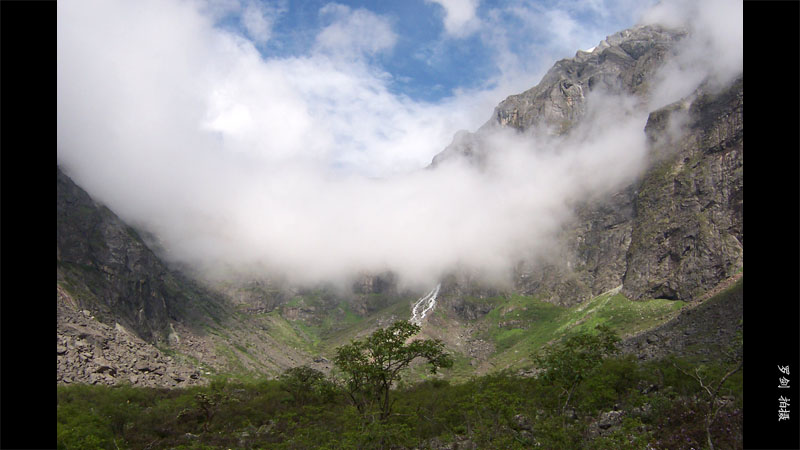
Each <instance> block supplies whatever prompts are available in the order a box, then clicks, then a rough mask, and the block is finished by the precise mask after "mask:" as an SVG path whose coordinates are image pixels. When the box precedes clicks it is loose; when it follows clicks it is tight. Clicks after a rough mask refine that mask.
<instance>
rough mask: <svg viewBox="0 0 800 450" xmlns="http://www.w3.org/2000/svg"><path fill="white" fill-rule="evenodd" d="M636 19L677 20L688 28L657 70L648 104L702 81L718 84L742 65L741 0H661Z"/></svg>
mask: <svg viewBox="0 0 800 450" xmlns="http://www.w3.org/2000/svg"><path fill="white" fill-rule="evenodd" d="M642 23H658V24H662V25H665V26H668V27H677V26H683V27H684V28H685V29H687V30H688V31H689V36H688V37H687V38H686V39H685V40H684V42H683V43H682V44H681V45H680V46H679V47H678V48H677V56H676V57H675V58H673V59H672V60H671V61H669V62H668V64H667V66H666V67H665V68H664V70H662V71H661V74H660V78H659V80H658V86H657V88H656V89H654V93H653V96H652V97H653V98H652V100H651V103H652V104H653V107H659V106H663V105H665V104H668V103H671V102H674V101H677V100H679V99H680V98H682V97H685V96H687V95H689V94H690V93H691V92H692V91H694V89H695V87H696V86H697V85H698V84H699V83H700V82H703V81H707V82H708V83H710V86H711V87H718V86H723V85H725V84H727V83H728V82H730V81H731V80H732V79H733V78H734V77H736V76H738V75H739V74H741V73H742V71H743V67H744V66H743V56H744V13H743V2H742V0H706V1H703V2H693V1H688V0H671V1H668V2H667V1H665V2H661V3H659V4H658V5H656V6H655V7H654V8H652V9H651V10H649V11H647V13H645V14H644V15H643V18H642Z"/></svg>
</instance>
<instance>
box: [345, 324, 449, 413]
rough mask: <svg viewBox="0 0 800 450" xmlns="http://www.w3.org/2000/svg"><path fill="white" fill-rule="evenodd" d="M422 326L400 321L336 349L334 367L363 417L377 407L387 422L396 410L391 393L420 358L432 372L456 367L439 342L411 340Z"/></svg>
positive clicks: (436, 340) (433, 340) (442, 344)
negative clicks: (342, 374) (406, 370)
mask: <svg viewBox="0 0 800 450" xmlns="http://www.w3.org/2000/svg"><path fill="white" fill-rule="evenodd" d="M419 329H420V327H419V326H418V325H415V324H413V323H410V322H407V321H397V322H395V323H394V324H392V325H391V326H389V327H388V328H385V329H379V330H377V331H375V332H374V333H372V335H370V336H369V337H367V338H366V339H364V340H360V341H352V342H351V343H350V344H348V345H345V346H342V347H339V348H337V349H336V357H335V358H334V360H333V361H334V364H336V366H337V367H338V368H339V369H340V370H341V371H342V372H343V373H344V375H345V380H344V389H345V392H346V393H347V395H348V396H349V398H350V400H352V402H353V404H354V405H355V406H356V408H358V411H359V412H360V413H361V414H362V415H366V414H367V413H368V412H369V410H370V409H371V408H373V407H375V406H377V409H378V410H379V412H380V420H381V421H385V420H386V419H387V418H388V417H389V416H390V415H391V410H392V402H390V399H389V392H390V390H391V388H392V385H393V384H395V383H397V382H398V381H400V379H401V372H402V370H403V369H405V368H407V367H408V365H409V364H411V362H412V361H414V360H415V359H417V358H424V359H425V360H426V361H427V363H428V364H429V365H430V371H431V373H434V374H435V373H436V372H437V369H439V368H442V367H444V368H447V367H452V366H453V359H452V358H451V357H450V355H448V354H447V353H445V351H444V343H442V341H440V340H438V339H417V340H410V338H411V337H412V336H413V335H415V334H417V333H418V332H419Z"/></svg>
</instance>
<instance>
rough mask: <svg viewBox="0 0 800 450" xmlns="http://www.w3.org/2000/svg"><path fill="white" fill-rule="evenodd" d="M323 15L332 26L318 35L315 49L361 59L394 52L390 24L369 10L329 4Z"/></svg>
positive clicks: (393, 39) (322, 10) (394, 35)
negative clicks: (392, 50)
mask: <svg viewBox="0 0 800 450" xmlns="http://www.w3.org/2000/svg"><path fill="white" fill-rule="evenodd" d="M320 15H321V16H322V17H324V18H326V19H328V20H330V21H331V23H330V24H329V25H328V26H327V27H325V28H324V29H323V30H322V31H321V32H320V33H319V35H318V36H317V42H316V50H317V51H319V52H323V53H329V54H333V55H334V56H335V57H337V58H338V57H347V58H351V59H352V58H359V57H361V56H371V55H375V54H377V53H380V52H385V51H388V50H391V49H392V47H394V44H395V42H396V41H397V35H396V34H395V33H394V31H393V30H392V26H391V24H390V23H389V21H388V20H387V19H386V18H384V17H381V16H379V15H377V14H374V13H372V12H370V11H368V10H366V9H361V8H360V9H356V10H352V9H351V8H350V7H348V6H345V5H341V4H338V3H329V4H327V5H325V6H324V7H323V8H322V9H321V10H320Z"/></svg>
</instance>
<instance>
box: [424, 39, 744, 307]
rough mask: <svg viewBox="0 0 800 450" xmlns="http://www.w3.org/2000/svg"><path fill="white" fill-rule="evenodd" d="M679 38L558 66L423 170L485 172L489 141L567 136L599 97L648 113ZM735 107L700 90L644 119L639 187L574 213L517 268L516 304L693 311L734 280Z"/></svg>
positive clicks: (584, 204) (617, 46)
mask: <svg viewBox="0 0 800 450" xmlns="http://www.w3.org/2000/svg"><path fill="white" fill-rule="evenodd" d="M686 35H687V33H686V32H685V31H681V30H668V29H664V28H662V27H659V26H639V27H636V28H633V29H631V30H626V31H622V32H620V33H617V34H615V35H613V36H609V37H608V38H607V39H606V40H604V41H603V42H601V43H600V44H599V45H598V46H596V47H595V48H594V49H592V51H591V52H583V51H579V52H578V53H577V54H576V56H575V57H574V58H572V59H565V60H561V61H559V62H557V63H556V64H555V65H554V66H553V68H552V69H550V71H548V72H547V74H546V75H545V76H544V78H543V79H542V81H541V82H540V83H539V84H538V85H537V86H536V87H534V88H532V89H530V90H528V91H526V92H524V93H522V94H519V95H513V96H510V97H509V98H507V99H506V100H504V101H503V102H501V103H500V105H499V106H498V107H497V108H496V109H495V112H494V114H493V116H492V118H491V119H490V120H489V121H488V122H487V123H486V124H485V125H483V126H482V127H481V128H480V129H479V130H478V131H476V132H475V133H467V132H460V133H459V134H457V135H456V137H455V139H454V140H453V142H452V143H451V144H450V145H449V146H448V147H447V148H446V149H445V150H444V151H442V152H441V153H440V154H438V155H436V157H434V159H433V162H432V167H434V168H435V167H438V166H440V165H442V164H447V163H448V162H449V161H452V160H457V159H461V160H467V161H469V162H470V163H471V164H474V165H478V166H480V165H481V164H484V162H485V160H486V158H487V157H488V156H489V154H490V152H491V151H492V148H493V146H492V145H491V143H490V141H491V136H492V134H493V133H494V132H495V131H496V130H497V129H503V128H505V129H512V130H515V131H516V132H518V133H519V134H522V135H526V134H527V135H532V136H533V135H536V134H541V133H546V134H550V135H556V136H560V135H567V134H569V133H570V131H571V130H573V129H574V128H575V127H576V125H578V124H580V123H581V121H582V120H583V119H584V118H585V117H586V115H587V107H586V106H587V98H588V97H590V96H591V95H592V94H596V93H598V92H602V93H604V94H605V95H611V96H622V95H627V96H631V97H632V98H633V99H634V100H635V101H636V102H639V103H641V104H642V105H646V104H647V101H648V99H649V98H650V97H651V96H652V94H653V93H652V87H653V85H654V84H655V78H656V75H657V73H658V71H659V69H660V68H662V67H663V66H664V64H665V63H666V62H667V61H668V60H669V58H670V57H671V56H673V55H674V53H675V52H676V47H677V45H678V44H679V43H680V42H681V40H682V39H684V38H685V37H686ZM742 101H743V78H742V76H741V75H740V76H739V78H737V79H735V80H734V81H733V82H732V83H730V84H729V85H727V86H725V87H723V88H719V87H714V88H712V87H710V86H709V84H708V83H704V84H701V85H700V86H699V87H698V88H697V89H696V90H695V92H693V93H692V94H691V95H689V96H687V97H686V98H683V99H681V100H680V101H678V102H676V103H673V104H670V105H667V106H664V107H661V108H658V109H656V110H653V111H650V112H649V115H648V118H647V123H646V126H645V129H644V131H645V133H646V135H647V140H648V150H649V157H648V162H647V163H648V165H649V167H648V168H647V170H646V172H645V173H644V175H642V176H641V177H639V178H638V179H636V180H635V181H633V182H632V183H629V184H627V185H626V186H623V187H621V188H619V189H617V190H615V191H613V192H610V193H609V194H608V195H605V196H601V197H600V198H591V199H588V200H582V201H578V202H576V203H577V204H576V205H574V212H575V217H574V219H573V220H572V221H571V222H570V223H568V224H566V225H565V226H564V227H563V229H562V231H561V233H560V237H559V244H560V245H558V246H556V247H557V248H558V250H559V252H558V255H557V256H556V257H550V258H547V259H544V260H533V261H531V260H523V261H520V262H519V265H518V268H517V273H516V274H515V287H514V292H516V293H523V294H526V295H536V296H541V297H543V298H546V299H547V300H548V301H550V302H553V303H557V304H561V305H565V306H570V305H574V304H576V303H580V302H583V301H586V300H587V299H589V298H591V297H593V296H596V295H598V294H600V293H602V292H605V291H607V290H609V289H613V288H615V287H617V286H622V292H623V293H624V294H625V295H626V296H627V297H629V298H631V299H642V298H666V299H675V300H678V299H679V300H691V299H693V298H697V297H698V296H700V295H702V294H703V293H704V292H705V291H707V290H709V289H711V288H713V287H714V286H716V285H717V284H718V283H720V282H721V281H722V280H724V279H726V278H728V277H730V276H732V275H733V274H735V273H736V272H737V271H738V270H739V269H741V267H742V265H743V252H744V236H743V221H742V217H743V215H742V207H743V179H742V171H743V119H742V110H743V107H742ZM676 129H680V132H677V133H676V131H675V130H676ZM445 292H447V290H446V291H445Z"/></svg>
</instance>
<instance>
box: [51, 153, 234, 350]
mask: <svg viewBox="0 0 800 450" xmlns="http://www.w3.org/2000/svg"><path fill="white" fill-rule="evenodd" d="M57 211H58V219H57V225H58V233H57V234H58V284H59V286H62V287H63V288H65V289H66V290H67V291H68V292H71V293H72V294H73V298H75V299H76V301H77V302H78V306H79V307H80V309H86V310H89V311H91V312H92V314H93V315H95V316H96V317H97V318H98V319H99V320H100V321H101V322H105V323H106V324H110V325H112V326H113V324H114V323H116V322H118V323H120V324H122V325H123V326H124V327H126V328H128V329H129V330H131V331H133V332H134V333H136V334H137V335H138V336H140V337H141V338H142V339H144V340H145V341H148V342H151V343H154V344H158V343H166V342H167V341H168V339H169V335H170V331H171V330H170V326H169V325H170V321H171V320H173V321H175V320H177V321H185V320H190V319H191V318H192V317H197V314H195V310H196V309H197V308H200V307H202V308H215V309H217V310H219V308H218V306H217V303H218V302H219V299H217V298H213V296H212V295H211V294H210V293H209V292H206V291H204V290H203V289H201V288H200V287H199V286H197V285H196V284H195V283H193V282H192V281H191V280H189V279H187V278H186V277H184V276H183V275H181V274H179V273H178V272H174V271H172V270H170V269H169V268H168V267H166V266H165V264H164V263H163V262H162V261H161V260H160V259H159V258H158V257H157V256H156V255H155V254H154V253H153V252H152V251H151V250H150V249H149V248H148V247H147V246H146V245H145V244H144V242H142V240H141V239H140V238H139V236H138V234H137V233H136V231H135V230H134V229H133V228H131V227H130V226H128V225H126V224H125V223H124V222H123V221H122V220H120V219H119V217H117V216H116V215H115V214H114V213H113V212H111V211H110V210H109V209H108V208H106V207H105V206H103V205H100V204H97V203H96V202H94V201H93V200H92V199H91V198H90V197H89V195H88V194H87V193H86V192H85V191H84V190H83V189H81V188H80V187H78V186H77V185H75V183H73V182H72V180H71V179H69V177H67V176H66V175H65V174H64V173H62V171H61V169H60V168H59V169H58V186H57ZM220 311H221V310H220Z"/></svg>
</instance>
